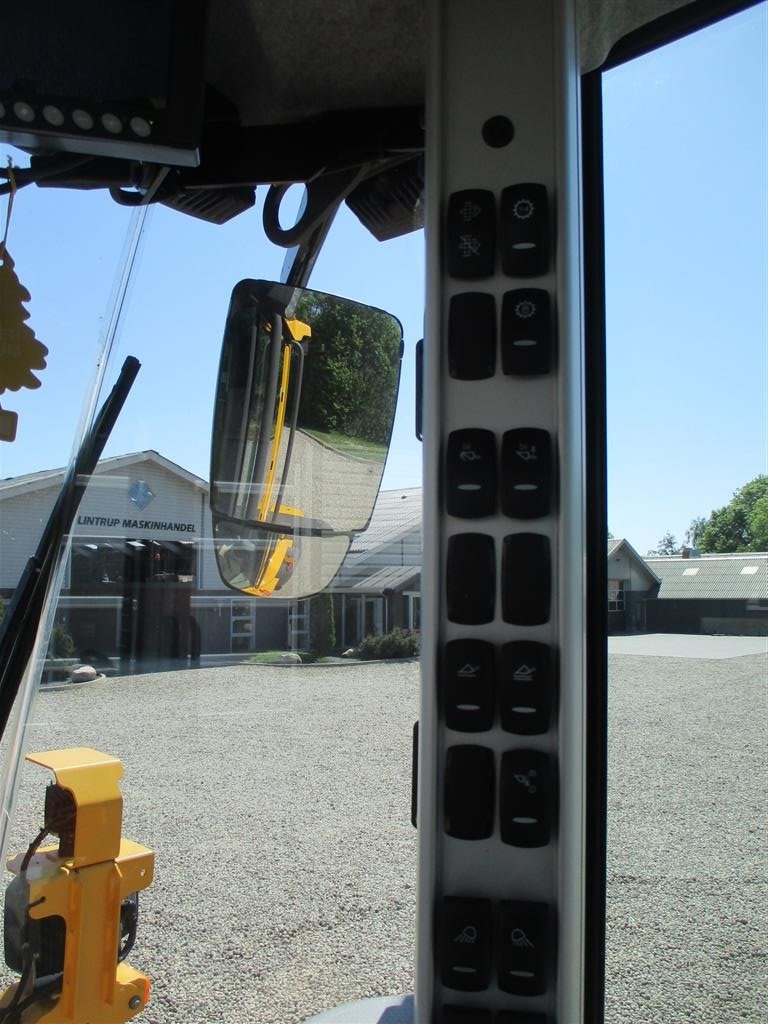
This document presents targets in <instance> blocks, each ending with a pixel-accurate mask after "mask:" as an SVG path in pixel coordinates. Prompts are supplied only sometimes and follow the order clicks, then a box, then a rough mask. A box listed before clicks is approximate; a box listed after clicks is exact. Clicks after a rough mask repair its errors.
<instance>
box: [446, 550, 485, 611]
mask: <svg viewBox="0 0 768 1024" xmlns="http://www.w3.org/2000/svg"><path fill="white" fill-rule="evenodd" d="M495 595H496V554H495V550H494V543H493V537H489V536H486V534H483V533H460V534H456V535H455V536H453V537H449V538H448V565H447V568H446V605H447V611H448V618H449V619H450V620H451V622H461V623H465V624H466V625H470V626H477V625H480V624H481V623H483V622H492V621H493V614H494V599H495Z"/></svg>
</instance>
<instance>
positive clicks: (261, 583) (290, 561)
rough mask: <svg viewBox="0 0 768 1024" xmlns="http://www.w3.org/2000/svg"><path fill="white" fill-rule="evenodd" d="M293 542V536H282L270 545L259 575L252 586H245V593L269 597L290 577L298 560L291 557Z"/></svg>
mask: <svg viewBox="0 0 768 1024" xmlns="http://www.w3.org/2000/svg"><path fill="white" fill-rule="evenodd" d="M293 543H294V540H293V537H281V538H280V539H279V540H275V541H273V542H272V543H271V544H270V545H269V547H268V548H267V551H266V552H265V554H264V557H263V559H262V561H261V571H260V572H259V575H258V577H257V578H256V580H255V581H254V584H253V586H252V587H243V593H244V594H253V595H254V597H269V596H270V595H271V594H273V593H274V592H275V590H278V589H279V588H280V587H281V586H282V585H283V583H286V582H287V581H288V579H290V577H291V575H292V573H293V566H294V564H295V561H296V560H295V558H293V557H289V556H290V552H291V550H292V548H293Z"/></svg>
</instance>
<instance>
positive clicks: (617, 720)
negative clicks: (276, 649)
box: [6, 655, 768, 1024]
mask: <svg viewBox="0 0 768 1024" xmlns="http://www.w3.org/2000/svg"><path fill="white" fill-rule="evenodd" d="M610 671H611V676H610V679H611V682H610V691H611V722H610V744H611V776H610V785H609V791H610V795H609V799H610V816H609V828H610V836H609V903H608V1012H607V1022H608V1024H624V1022H629V1021H631V1022H632V1024H670V1022H678V1021H679V1022H682V1021H685V1022H688V1021H690V1022H695V1024H740V1022H749V1024H760V1022H764V1021H766V1020H767V1019H768V1018H766V1016H765V1007H766V1005H768V987H767V986H766V983H765V960H764V959H761V957H762V958H764V957H765V948H766V928H765V923H764V920H763V917H762V916H761V915H762V912H763V911H764V908H765V896H766V880H765V856H764V855H765V848H764V846H763V845H762V840H761V838H760V834H759V831H758V830H759V829H760V828H761V827H762V821H761V816H764V810H765V788H766V775H765V752H766V731H768V729H767V726H766V721H767V720H768V715H766V713H765V712H766V699H765V679H766V660H765V658H762V657H760V656H750V657H742V658H733V659H730V660H726V661H723V660H720V661H696V660H691V659H673V658H651V657H632V656H625V655H614V656H612V657H611V659H610ZM417 706H418V666H417V665H416V664H414V663H408V664H402V665H398V664H379V665H359V666H358V665H350V666H344V667H342V668H339V669H327V668H313V667H304V668H299V669H285V668H271V667H256V666H239V667H226V668H214V669H201V670H197V671H190V672H177V673H165V674H158V675H145V676H136V677H133V678H126V679H120V680H110V681H103V682H98V683H96V684H94V685H92V686H86V687H82V688H80V689H77V690H74V689H73V690H69V691H62V692H57V693H45V694H43V695H42V696H41V697H40V699H39V701H38V704H37V711H36V720H35V725H34V728H33V738H32V748H33V749H35V748H36V749H51V748H56V747H65V746H73V745H85V746H94V747H96V748H98V749H102V750H106V751H108V752H109V753H112V754H115V755H116V756H118V757H120V758H121V759H122V760H123V762H124V764H125V769H126V777H125V780H124V783H123V792H124V795H125V803H126V810H125V822H124V832H125V834H126V835H127V836H129V837H130V838H132V839H135V840H136V841H138V842H141V843H144V844H146V845H147V846H150V847H152V848H153V849H154V850H155V852H156V857H157V867H156V877H155V881H154V883H153V885H152V887H151V888H150V889H149V890H147V892H146V893H145V894H143V896H142V908H141V920H140V930H139V938H138V942H137V945H136V948H135V950H134V951H133V953H132V954H131V957H130V962H131V963H132V964H133V965H134V966H136V967H138V968H140V969H141V970H144V971H146V972H147V974H149V975H150V977H152V979H153V987H152V998H151V1001H150V1005H149V1007H148V1009H147V1011H146V1013H145V1014H143V1015H142V1018H141V1019H142V1020H143V1021H144V1022H145V1024H297V1022H300V1021H303V1020H304V1019H305V1018H307V1017H309V1016H311V1015H312V1014H313V1013H316V1012H319V1011H320V1010H322V1009H327V1008H329V1007H331V1006H334V1005H338V1004H341V1003H344V1002H347V1001H350V1000H353V999H357V998H362V997H364V996H368V995H383V994H389V993H394V992H405V991H410V990H411V989H412V984H413V982H412V962H413V931H414V927H413V925H414V922H413V915H414V906H415V863H416V836H415V832H414V830H413V829H412V828H411V825H410V820H409V814H410V746H411V726H412V723H413V721H414V720H415V718H416V716H417ZM126 722H129V723H130V732H126V728H125V723H126ZM47 781H48V777H47V773H45V772H43V771H42V770H41V769H40V768H38V767H35V766H29V768H28V769H27V770H26V771H25V777H24V781H23V785H22V790H21V794H20V800H19V810H18V814H17V821H16V823H15V829H14V843H13V844H12V846H11V849H12V850H20V849H23V848H25V846H26V844H27V843H28V842H29V839H30V838H31V837H32V835H33V834H34V832H35V831H36V829H37V827H38V821H39V818H40V812H41V810H42V796H43V787H44V785H45V783H46V782H47ZM6 980H7V979H6Z"/></svg>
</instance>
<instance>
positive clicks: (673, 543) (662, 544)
mask: <svg viewBox="0 0 768 1024" xmlns="http://www.w3.org/2000/svg"><path fill="white" fill-rule="evenodd" d="M679 550H680V545H679V544H678V543H677V538H676V537H675V535H674V533H670V532H669V530H667V532H666V533H665V534H664V536H663V537H662V538H661V540H660V541H659V543H658V545H657V547H655V548H651V550H650V551H649V552H648V554H649V555H676V554H677V552H678V551H679Z"/></svg>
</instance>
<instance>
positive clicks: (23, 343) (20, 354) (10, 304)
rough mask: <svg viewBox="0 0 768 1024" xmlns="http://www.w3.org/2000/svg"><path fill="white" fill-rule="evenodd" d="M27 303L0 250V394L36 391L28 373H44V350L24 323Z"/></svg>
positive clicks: (35, 380) (8, 259) (8, 258)
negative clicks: (26, 389)
mask: <svg viewBox="0 0 768 1024" xmlns="http://www.w3.org/2000/svg"><path fill="white" fill-rule="evenodd" d="M29 299H30V294H29V292H28V291H27V289H26V288H25V287H24V285H23V284H22V283H21V281H19V279H18V277H17V276H16V273H15V271H14V263H13V260H12V259H11V256H10V254H9V252H8V249H7V248H6V247H5V246H4V245H3V246H0V394H2V393H3V391H5V390H6V389H7V390H9V391H18V390H19V388H39V387H40V381H39V380H38V378H37V377H36V376H35V375H34V373H32V371H33V370H44V369H45V357H46V356H47V355H48V349H47V348H46V347H45V345H43V343H42V342H40V341H38V340H37V338H36V337H35V332H34V331H33V330H32V328H31V327H28V326H27V324H25V323H24V321H25V320H28V319H29V313H28V312H27V310H26V309H25V308H24V303H25V302H29Z"/></svg>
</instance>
